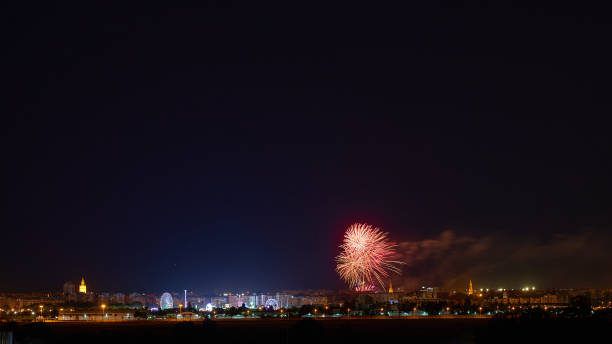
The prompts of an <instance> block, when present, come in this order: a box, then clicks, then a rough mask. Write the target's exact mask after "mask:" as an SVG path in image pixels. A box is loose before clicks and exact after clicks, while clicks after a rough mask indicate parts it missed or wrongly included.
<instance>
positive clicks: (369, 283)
mask: <svg viewBox="0 0 612 344" xmlns="http://www.w3.org/2000/svg"><path fill="white" fill-rule="evenodd" d="M340 248H341V249H342V251H341V252H340V254H339V255H338V256H337V257H336V262H337V265H336V271H337V272H338V275H340V278H342V279H343V280H344V281H345V282H346V283H348V285H349V286H350V287H351V288H354V289H355V290H356V291H373V290H374V289H375V287H374V286H375V284H380V285H381V286H382V289H383V290H385V281H384V280H385V279H386V278H388V277H389V274H390V273H391V272H393V273H398V274H399V273H400V269H399V265H401V264H403V263H402V262H400V261H396V260H393V257H395V256H396V253H395V245H394V244H393V243H391V242H390V241H389V240H388V239H387V233H385V232H382V231H381V230H380V229H378V228H375V227H372V226H371V225H368V224H365V223H355V224H353V225H351V226H350V227H349V228H348V229H347V230H346V233H344V242H343V243H342V245H340Z"/></svg>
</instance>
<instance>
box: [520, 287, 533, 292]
mask: <svg viewBox="0 0 612 344" xmlns="http://www.w3.org/2000/svg"><path fill="white" fill-rule="evenodd" d="M521 290H522V291H530V290H535V287H531V288H529V287H524V288H521Z"/></svg>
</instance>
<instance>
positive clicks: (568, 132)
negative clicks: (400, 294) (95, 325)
mask: <svg viewBox="0 0 612 344" xmlns="http://www.w3.org/2000/svg"><path fill="white" fill-rule="evenodd" d="M422 3H423V4H424V5H414V6H411V7H387V8H378V7H375V6H374V4H375V3H374V2H372V3H370V4H365V5H362V4H356V3H351V4H350V5H347V6H338V7H332V6H330V5H329V4H328V5H325V6H321V7H319V6H318V5H314V4H311V5H310V6H308V7H299V6H295V7H290V6H289V5H287V4H276V5H274V6H269V7H265V8H264V7H258V6H255V5H254V4H248V3H247V4H243V3H238V2H233V3H232V2H219V1H217V2H214V1H213V2H209V3H208V5H209V6H208V7H204V8H183V9H181V8H145V7H140V6H136V5H133V6H134V7H121V8H94V7H87V6H88V5H89V4H81V5H78V6H76V7H75V6H57V5H49V4H41V5H40V6H39V7H36V6H34V5H32V4H29V5H28V6H27V7H24V4H20V3H19V2H16V1H10V2H9V4H8V5H7V8H6V9H5V10H4V11H3V12H4V14H3V16H4V17H5V18H4V19H3V22H4V23H5V25H4V26H5V30H3V31H4V32H5V34H6V35H5V36H6V37H5V39H4V40H3V41H4V44H3V46H4V49H3V50H4V52H5V54H3V55H5V58H6V59H5V62H4V63H3V70H4V72H3V75H4V76H3V78H2V79H3V81H4V82H3V84H4V86H5V89H6V91H5V92H4V97H3V101H2V103H3V106H2V108H3V110H2V113H3V115H2V116H1V117H2V120H1V126H0V133H1V136H2V141H1V147H2V164H1V166H2V168H1V170H2V175H1V177H2V179H1V184H0V185H1V187H2V188H1V190H2V192H1V195H2V197H1V200H2V204H1V208H2V212H1V219H2V220H1V222H0V228H1V235H0V258H1V259H0V272H1V274H2V278H0V291H43V290H44V291H47V290H60V289H61V285H62V284H63V282H65V281H67V280H72V281H75V282H77V281H78V280H80V278H81V276H85V279H86V281H87V282H88V287H89V288H90V289H92V290H94V291H123V292H132V291H147V292H158V291H162V290H182V289H189V290H195V291H199V292H206V293H210V292H215V291H223V290H253V291H266V290H282V289H306V288H317V289H318V288H326V289H338V288H343V287H344V285H343V284H342V282H341V281H340V280H339V278H338V277H337V275H336V273H335V271H334V256H335V255H336V254H337V252H338V245H339V244H340V241H341V239H342V234H343V231H344V230H345V228H346V227H348V226H349V225H350V224H352V223H353V222H356V221H362V222H368V223H371V224H373V225H376V226H380V227H381V228H382V229H383V230H385V231H387V232H389V233H390V236H391V238H392V239H393V240H394V241H396V242H397V243H398V245H399V251H400V252H401V254H402V255H403V256H404V259H405V260H406V262H407V264H406V266H405V268H404V272H403V275H402V276H401V277H398V278H397V281H395V280H394V286H395V285H396V283H397V284H398V285H406V287H408V286H411V285H420V284H432V285H439V286H445V287H452V288H461V289H462V288H464V286H465V284H466V283H467V279H470V278H471V279H472V280H474V284H475V287H480V286H486V287H491V288H496V287H498V286H502V285H503V286H505V287H514V288H520V287H522V286H523V285H524V284H525V283H528V284H529V285H536V286H538V287H555V286H557V287H583V286H592V287H611V286H612V277H611V274H610V272H609V271H610V266H611V262H612V251H611V250H609V249H608V247H609V246H608V245H612V234H611V227H610V220H611V219H612V216H611V215H612V200H611V195H612V182H611V176H612V159H611V157H612V149H611V147H612V142H611V139H610V133H611V132H612V129H611V125H612V120H611V119H610V116H611V114H612V97H611V95H612V87H611V81H610V80H612V79H611V77H612V67H611V63H610V61H612V54H611V52H610V47H609V46H610V37H612V36H611V34H610V33H611V32H612V30H611V29H612V26H611V22H610V19H609V16H608V14H607V13H609V12H607V11H603V10H602V9H601V8H574V7H572V6H571V5H564V3H563V2H557V1H550V2H547V4H548V5H540V7H537V8H536V7H534V8H529V7H527V6H528V5H529V4H530V3H531V2H529V1H515V2H510V1H501V2H497V1H496V2H494V3H493V2H488V1H442V2H436V1H433V2H432V1H423V2H422Z"/></svg>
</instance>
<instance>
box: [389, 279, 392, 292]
mask: <svg viewBox="0 0 612 344" xmlns="http://www.w3.org/2000/svg"><path fill="white" fill-rule="evenodd" d="M392 293H393V283H391V281H389V294H392Z"/></svg>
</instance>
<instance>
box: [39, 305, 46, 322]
mask: <svg viewBox="0 0 612 344" xmlns="http://www.w3.org/2000/svg"><path fill="white" fill-rule="evenodd" d="M38 307H40V321H43V322H44V321H45V317H44V316H43V305H40V306H38Z"/></svg>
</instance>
